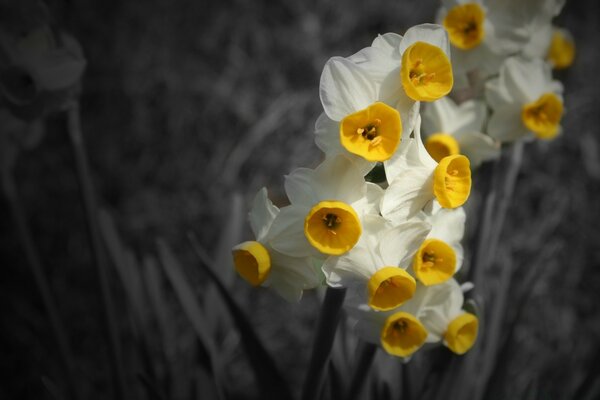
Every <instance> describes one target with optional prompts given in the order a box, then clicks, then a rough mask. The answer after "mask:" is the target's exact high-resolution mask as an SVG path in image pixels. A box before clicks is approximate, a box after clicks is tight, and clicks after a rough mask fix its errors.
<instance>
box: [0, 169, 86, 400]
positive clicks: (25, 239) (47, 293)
mask: <svg viewBox="0 0 600 400" xmlns="http://www.w3.org/2000/svg"><path fill="white" fill-rule="evenodd" d="M2 182H3V189H4V193H5V195H6V198H7V200H8V204H9V207H10V211H11V214H12V217H13V219H14V223H15V225H16V228H17V235H18V237H19V241H20V242H21V245H22V246H23V250H24V252H25V258H26V260H27V263H28V264H29V268H30V269H31V273H32V275H33V280H34V281H35V284H36V286H37V289H38V292H39V294H40V297H41V298H42V303H43V304H44V308H45V310H46V314H47V317H48V320H49V322H50V327H51V329H52V334H53V335H54V340H56V344H57V345H58V354H59V356H60V360H61V363H62V367H63V369H64V373H65V378H66V383H67V390H68V393H69V394H68V398H69V399H72V400H79V399H81V395H80V392H79V386H78V384H77V382H78V380H77V379H75V372H74V371H75V367H74V366H75V361H74V358H73V353H72V352H71V347H70V346H69V341H68V339H67V333H66V331H65V328H64V325H63V323H62V321H61V319H60V316H59V313H58V307H57V305H56V302H55V300H54V297H53V295H52V291H51V290H50V283H49V282H48V278H47V277H46V274H45V273H44V267H43V266H42V262H41V260H40V257H39V254H38V251H37V248H36V246H35V244H34V242H33V237H32V235H31V231H30V230H29V227H28V225H27V217H26V215H25V210H24V209H23V207H22V206H21V204H22V202H21V199H20V197H19V192H18V190H17V187H16V185H15V182H14V179H13V175H12V174H11V171H7V170H5V171H3V177H2Z"/></svg>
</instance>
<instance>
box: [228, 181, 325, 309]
mask: <svg viewBox="0 0 600 400" xmlns="http://www.w3.org/2000/svg"><path fill="white" fill-rule="evenodd" d="M278 214H279V209H278V208H277V207H275V206H274V205H273V203H272V202H271V201H270V200H269V198H268V197H267V190H266V189H265V188H262V189H261V190H260V191H259V192H258V193H257V195H256V197H255V198H254V202H253V205H252V210H251V211H250V214H249V218H250V226H251V228H252V231H253V233H254V235H255V237H256V240H254V241H246V242H243V243H240V244H238V245H236V246H234V247H233V249H232V256H233V263H234V266H235V269H236V271H237V272H238V274H239V275H240V276H241V277H242V278H244V280H246V281H247V282H248V283H250V284H251V285H252V286H261V285H262V286H267V287H270V288H272V289H273V290H275V291H276V292H277V293H278V294H279V295H281V297H283V298H284V299H286V300H288V301H298V300H300V298H301V297H302V292H303V291H304V290H305V289H311V288H314V287H316V286H318V285H319V283H320V281H321V276H320V273H319V271H318V268H316V267H315V262H314V260H313V259H311V258H310V257H291V256H288V255H285V254H282V253H280V252H278V251H277V250H275V249H273V247H272V246H271V244H270V242H271V240H272V239H273V232H272V230H271V228H272V225H273V221H274V220H275V218H276V217H277V215H278Z"/></svg>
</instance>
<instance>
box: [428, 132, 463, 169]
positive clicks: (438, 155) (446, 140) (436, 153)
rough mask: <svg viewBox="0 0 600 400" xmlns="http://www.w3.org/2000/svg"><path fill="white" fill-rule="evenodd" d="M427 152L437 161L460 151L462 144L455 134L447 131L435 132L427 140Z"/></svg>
mask: <svg viewBox="0 0 600 400" xmlns="http://www.w3.org/2000/svg"><path fill="white" fill-rule="evenodd" d="M425 148H426V149H427V152H428V153H429V155H430V156H431V158H433V159H434V160H435V161H437V162H440V161H441V160H442V158H444V157H448V156H453V155H455V154H458V153H460V145H459V144H458V142H457V141H456V139H454V137H453V136H451V135H447V134H445V133H434V134H433V135H431V136H429V137H428V138H427V141H426V142H425Z"/></svg>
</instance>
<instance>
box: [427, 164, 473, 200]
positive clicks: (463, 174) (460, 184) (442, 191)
mask: <svg viewBox="0 0 600 400" xmlns="http://www.w3.org/2000/svg"><path fill="white" fill-rule="evenodd" d="M470 165H471V164H470V162H469V159H468V158H467V157H465V156H463V155H460V154H459V155H454V156H448V157H444V158H442V159H441V161H440V162H439V164H438V166H437V167H436V168H435V171H434V173H433V193H434V195H435V197H436V199H437V201H438V202H439V203H440V205H441V206H442V207H444V208H456V207H460V206H462V205H463V204H464V203H465V202H466V201H467V199H468V198H469V194H470V193H471V167H470Z"/></svg>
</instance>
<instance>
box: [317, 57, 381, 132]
mask: <svg viewBox="0 0 600 400" xmlns="http://www.w3.org/2000/svg"><path fill="white" fill-rule="evenodd" d="M319 93H320V96H321V103H323V108H324V109H325V113H327V116H328V117H329V118H331V119H333V120H334V121H341V120H342V119H343V118H344V117H345V116H347V115H349V114H352V113H354V112H356V111H359V110H362V109H364V108H367V107H368V106H369V105H370V104H372V103H374V102H375V101H376V100H377V88H376V85H375V82H374V81H373V80H372V79H371V78H370V76H369V74H368V72H366V71H365V70H363V69H362V68H360V67H358V66H357V65H355V64H354V63H353V62H352V61H350V60H347V59H345V58H342V57H333V58H331V59H329V61H327V63H326V64H325V67H324V68H323V73H322V74H321V83H320V86H319Z"/></svg>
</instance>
